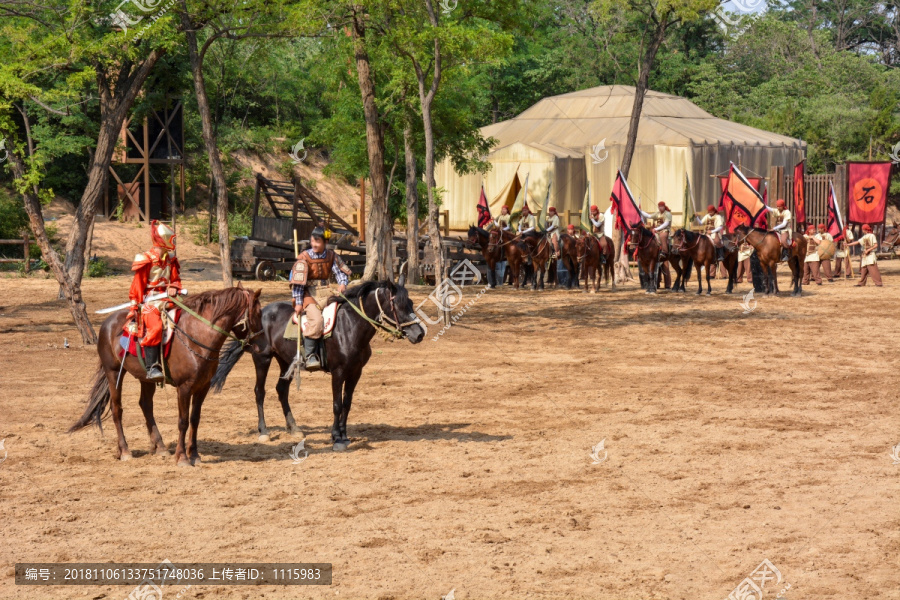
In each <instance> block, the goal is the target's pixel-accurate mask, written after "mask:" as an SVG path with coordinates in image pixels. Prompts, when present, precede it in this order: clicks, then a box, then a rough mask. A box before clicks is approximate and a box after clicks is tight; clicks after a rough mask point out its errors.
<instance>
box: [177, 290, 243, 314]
mask: <svg viewBox="0 0 900 600" xmlns="http://www.w3.org/2000/svg"><path fill="white" fill-rule="evenodd" d="M246 291H247V290H245V289H243V288H236V287H233V288H225V289H224V290H211V291H208V292H203V293H200V294H196V295H194V296H187V297H185V298H184V299H183V300H182V302H183V303H184V305H185V306H187V307H188V308H190V309H193V310H194V311H196V312H197V313H199V314H201V315H203V313H204V312H207V315H209V316H206V315H204V316H205V318H207V319H209V320H210V321H215V320H216V319H218V318H220V317H222V316H224V315H227V314H230V313H232V312H239V311H241V310H243V309H244V298H245V297H246Z"/></svg>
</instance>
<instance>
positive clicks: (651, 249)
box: [628, 223, 660, 294]
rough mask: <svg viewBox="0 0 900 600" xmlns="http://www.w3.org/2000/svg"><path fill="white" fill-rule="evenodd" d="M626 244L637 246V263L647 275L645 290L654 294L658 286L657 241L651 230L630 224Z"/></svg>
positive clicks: (638, 224)
mask: <svg viewBox="0 0 900 600" xmlns="http://www.w3.org/2000/svg"><path fill="white" fill-rule="evenodd" d="M628 237H629V239H628V246H629V247H631V248H637V259H638V265H639V266H640V267H641V269H643V271H644V273H645V274H646V277H647V283H646V287H645V290H644V291H645V292H646V293H648V294H655V293H656V289H657V288H658V287H659V266H660V262H659V242H658V241H657V240H656V236H655V235H653V232H652V231H650V230H649V229H647V228H646V227H644V226H643V224H641V223H636V224H634V225H632V226H631V230H630V232H629V236H628Z"/></svg>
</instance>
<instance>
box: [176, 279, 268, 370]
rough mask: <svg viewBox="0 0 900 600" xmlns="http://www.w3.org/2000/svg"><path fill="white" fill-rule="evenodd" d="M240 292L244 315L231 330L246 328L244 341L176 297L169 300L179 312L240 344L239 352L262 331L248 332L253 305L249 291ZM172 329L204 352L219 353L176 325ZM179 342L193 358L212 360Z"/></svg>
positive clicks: (182, 341)
mask: <svg viewBox="0 0 900 600" xmlns="http://www.w3.org/2000/svg"><path fill="white" fill-rule="evenodd" d="M242 291H243V292H244V294H245V295H246V297H247V308H246V309H245V310H244V314H243V317H242V318H241V320H240V321H238V322H237V323H235V324H234V326H233V327H232V329H234V328H235V327H238V326H241V327H246V328H247V330H248V335H247V337H245V338H244V339H241V338H239V337H237V336H236V335H234V334H233V333H231V332H230V331H225V330H224V329H222V328H221V327H219V326H218V325H216V324H215V323H213V322H212V321H210V320H209V319H207V318H205V317H203V316H201V315H200V314H199V313H197V312H196V311H194V310H192V309H190V308H188V307H187V306H185V304H184V303H183V302H181V301H180V300H178V299H177V298H176V297H172V298H170V300H171V302H172V303H173V304H175V305H176V306H177V307H179V308H180V309H181V310H183V311H184V312H186V313H187V314H189V315H191V316H192V317H194V318H195V319H197V320H198V321H200V322H201V323H203V324H205V325H207V326H209V327H210V328H211V329H213V330H214V331H216V332H218V333H220V334H222V335H224V336H225V337H226V338H231V339H232V340H234V341H235V342H237V343H238V344H240V345H241V350H243V349H244V348H245V347H246V346H247V344H249V343H250V340H252V339H253V338H255V337H256V336H258V335H260V334H261V333H262V330H260V331H257V332H256V333H253V332H251V331H250V327H249V322H250V306H251V305H252V304H253V301H252V300H251V299H250V290H242ZM172 329H173V330H174V331H175V333H180V334H181V335H183V336H184V337H186V338H187V339H189V340H190V341H191V342H193V343H194V344H196V345H198V346H200V347H201V348H203V349H204V350H209V351H210V352H213V353H214V354H216V355H217V354H218V353H219V352H220V350H216V349H214V348H210V347H209V346H206V345H205V344H202V343H200V342H198V341H197V340H195V339H194V338H193V337H191V335H190V334H189V333H188V332H186V331H185V330H184V329H183V328H181V327H178V324H177V323H173V325H172ZM179 340H180V341H181V343H182V344H184V347H185V348H187V349H188V350H190V351H191V353H192V354H194V355H195V356H197V357H199V358H202V359H204V360H214V357H213V356H209V357H207V356H202V355H201V354H198V353H197V352H196V351H195V350H194V349H193V348H191V347H190V346H188V345H187V342H185V341H184V340H183V339H181V338H179Z"/></svg>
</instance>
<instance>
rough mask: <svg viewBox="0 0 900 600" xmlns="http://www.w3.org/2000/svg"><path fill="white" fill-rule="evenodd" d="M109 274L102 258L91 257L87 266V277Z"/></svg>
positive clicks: (107, 266)
mask: <svg viewBox="0 0 900 600" xmlns="http://www.w3.org/2000/svg"><path fill="white" fill-rule="evenodd" d="M107 275H109V265H107V264H106V261H105V260H103V259H102V258H92V259H91V260H90V262H89V263H88V266H87V276H88V277H106V276H107Z"/></svg>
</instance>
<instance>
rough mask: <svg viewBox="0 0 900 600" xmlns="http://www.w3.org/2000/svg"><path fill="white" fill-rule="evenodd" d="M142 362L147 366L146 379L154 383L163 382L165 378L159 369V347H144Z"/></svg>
mask: <svg viewBox="0 0 900 600" xmlns="http://www.w3.org/2000/svg"><path fill="white" fill-rule="evenodd" d="M144 360H145V361H146V362H145V363H144V364H146V366H147V379H149V380H150V381H154V382H159V381H164V380H165V378H166V376H165V375H164V374H163V372H162V370H161V369H160V368H159V346H144Z"/></svg>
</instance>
